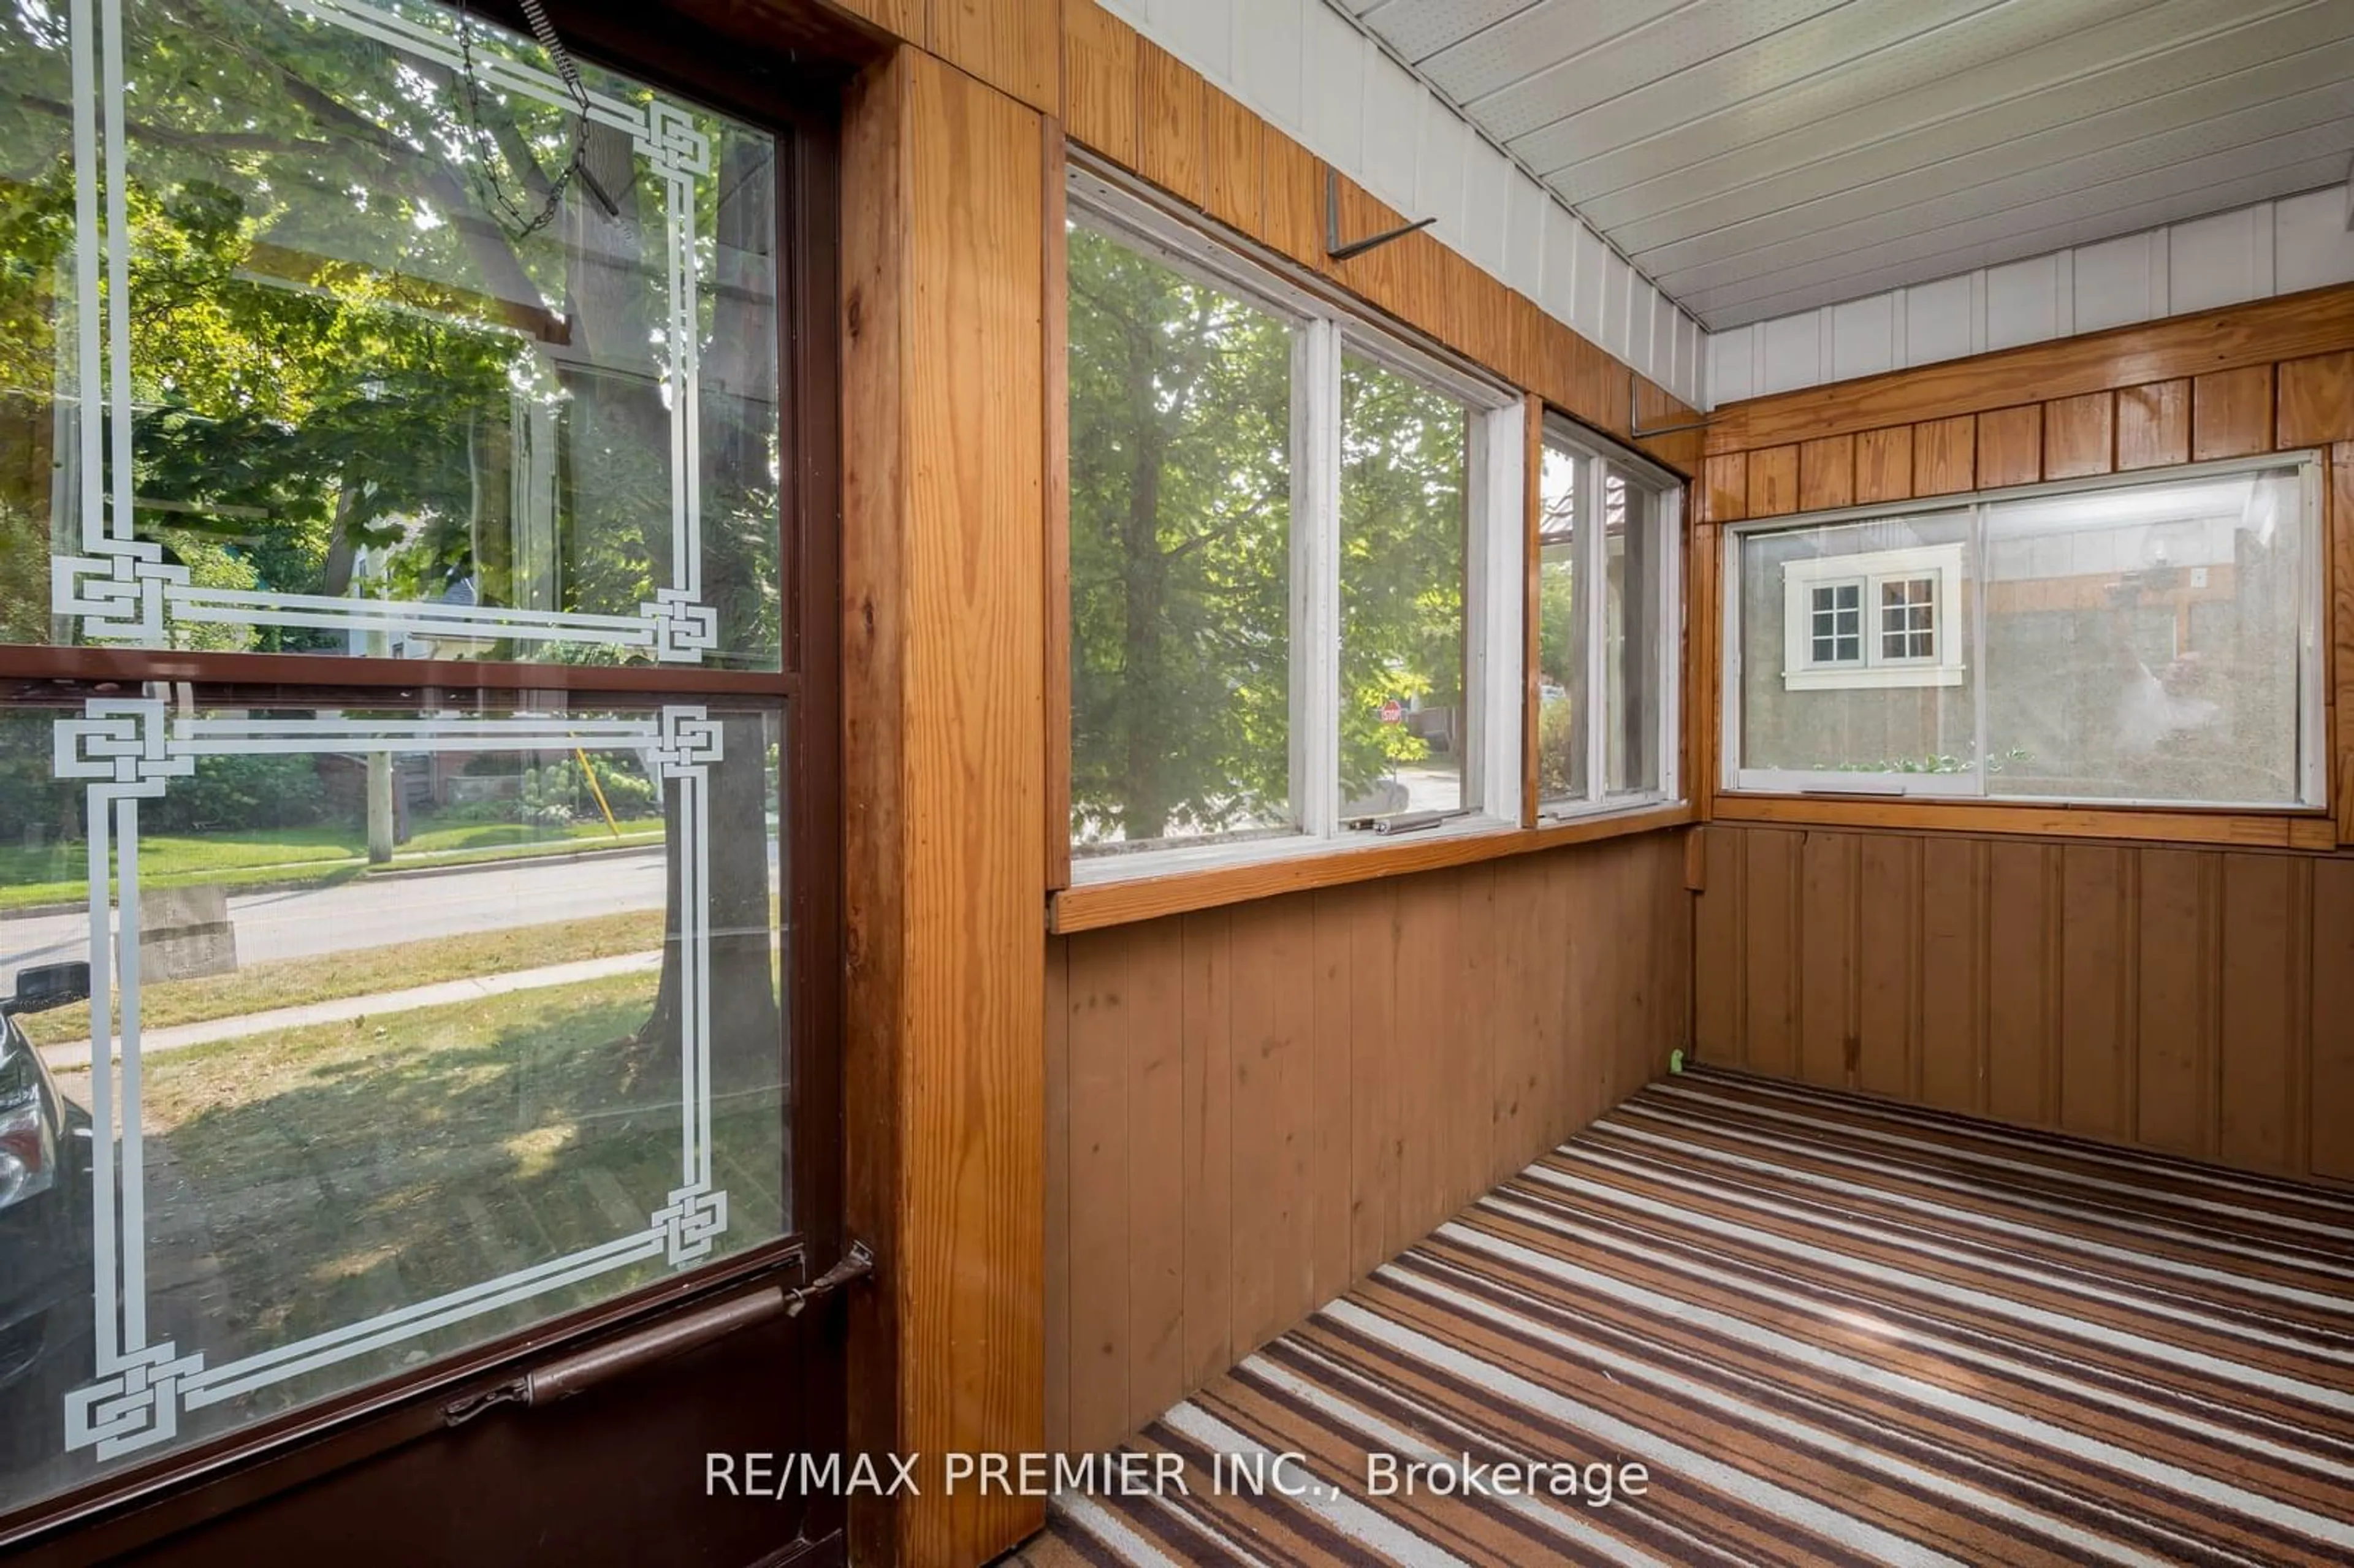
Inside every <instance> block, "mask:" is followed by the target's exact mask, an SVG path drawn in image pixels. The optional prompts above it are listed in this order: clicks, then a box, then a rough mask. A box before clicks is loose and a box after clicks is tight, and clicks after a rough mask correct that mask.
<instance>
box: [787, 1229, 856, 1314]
mask: <svg viewBox="0 0 2354 1568" xmlns="http://www.w3.org/2000/svg"><path fill="white" fill-rule="evenodd" d="M874 1272H875V1252H874V1249H873V1248H871V1247H869V1246H868V1245H866V1244H865V1243H864V1242H863V1241H854V1242H852V1243H851V1244H850V1250H849V1251H848V1252H846V1253H844V1254H843V1257H842V1261H841V1262H840V1263H837V1264H835V1265H834V1266H832V1268H829V1269H827V1270H826V1271H825V1272H824V1273H823V1274H821V1275H819V1276H818V1277H816V1278H815V1279H812V1280H811V1281H810V1282H809V1283H808V1284H807V1285H802V1286H797V1287H794V1288H792V1289H790V1290H788V1291H786V1292H785V1316H786V1317H788V1318H798V1317H800V1316H801V1308H804V1307H807V1306H808V1305H809V1304H810V1303H811V1302H812V1301H818V1300H822V1299H823V1298H826V1297H828V1296H831V1295H832V1294H833V1293H834V1292H835V1291H837V1290H839V1289H841V1288H842V1287H843V1286H845V1285H848V1284H850V1283H851V1282H852V1281H853V1280H857V1279H864V1278H865V1277H867V1276H868V1275H870V1274H873V1273H874Z"/></svg>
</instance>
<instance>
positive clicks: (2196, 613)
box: [1723, 454, 2327, 810]
mask: <svg viewBox="0 0 2354 1568" xmlns="http://www.w3.org/2000/svg"><path fill="white" fill-rule="evenodd" d="M2320 485H2321V471H2320V466H2319V464H2318V462H2317V461H2316V460H2315V458H2314V457H2313V456H2311V455H2310V454H2306V455H2304V456H2298V455H2294V454H2289V455H2273V456H2267V457H2258V458H2248V459H2243V460H2238V461H2229V462H2219V463H2204V464H2199V465H2195V466H2190V467H2185V468H2180V469H2176V470H2173V471H2168V472H2165V473H2160V474H2144V475H2137V476H2135V477H2133V478H2130V479H2119V478H2117V477H2115V476H2103V477H2100V478H2097V479H2089V480H2078V481H2070V482H2063V483H2056V484H2045V485H2033V486H2023V487H2020V488H2018V489H2012V490H2004V491H1999V492H1988V493H1981V494H1978V495H1975V496H1963V497H1946V498H1940V499H1939V500H1938V501H1936V502H1935V503H1921V504H1920V505H1918V506H1916V507H1902V506H1900V507H1897V508H1894V509H1875V510H1867V509H1864V508H1851V509H1849V510H1847V511H1843V512H1838V513H1826V514H1816V515H1812V516H1801V517H1787V518H1774V519H1770V520H1761V521H1759V522H1755V523H1748V524H1739V525H1736V526H1734V527H1733V528H1731V529H1729V530H1727V535H1726V538H1725V541H1724V556H1723V575H1724V582H1725V584H1726V585H1727V587H1726V593H1725V595H1724V649H1725V668H1724V673H1723V685H1724V694H1725V702H1724V714H1723V724H1724V733H1723V758H1724V770H1723V787H1724V788H1725V789H1732V790H1766V791H1786V792H1833V793H1861V794H1876V795H1946V796H1967V797H1974V798H1984V799H1991V800H2045V801H2065V802H2069V803H2077V804H2085V805H2115V806H2205V807H2223V808H2236V809H2242V810H2296V809H2305V810H2317V809H2320V808H2322V807H2324V806H2325V805H2326V804H2327V777H2326V775H2327V760H2326V752H2327V746H2326V742H2325V726H2326V710H2325V707H2324V702H2325V697H2324V693H2323V673H2322V672H2323V658H2322V647H2321V627H2322V624H2323V610H2324V599H2323V595H2324V584H2323V580H2322V579H2323V571H2322V560H2323V556H2322V549H2321V539H2320V529H2321V520H2322V509H2321V490H2320Z"/></svg>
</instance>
